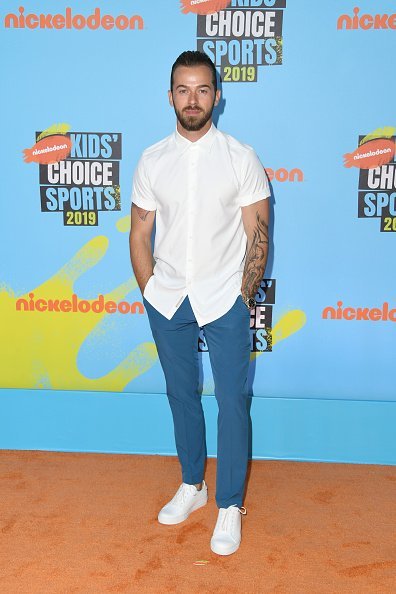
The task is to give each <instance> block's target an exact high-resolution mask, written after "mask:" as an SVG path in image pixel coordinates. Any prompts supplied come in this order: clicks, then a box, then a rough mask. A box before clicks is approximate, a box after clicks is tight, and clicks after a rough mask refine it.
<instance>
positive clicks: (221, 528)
mask: <svg viewBox="0 0 396 594" xmlns="http://www.w3.org/2000/svg"><path fill="white" fill-rule="evenodd" d="M241 514H242V515H246V509H245V508H244V507H242V508H238V507H236V506H235V505H231V506H230V507H227V508H220V509H219V515H218V518H217V522H216V526H215V529H214V532H213V536H212V539H211V541H210V548H211V549H212V551H213V552H214V553H216V554H217V555H231V554H232V553H235V551H237V550H238V549H239V545H240V544H241Z"/></svg>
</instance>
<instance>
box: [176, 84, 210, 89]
mask: <svg viewBox="0 0 396 594" xmlns="http://www.w3.org/2000/svg"><path fill="white" fill-rule="evenodd" d="M188 86H189V85H177V87H176V89H179V88H180V87H183V88H185V89H186V88H187V87H188ZM197 87H198V88H199V89H202V88H204V87H207V88H208V89H210V85H207V84H205V85H197Z"/></svg>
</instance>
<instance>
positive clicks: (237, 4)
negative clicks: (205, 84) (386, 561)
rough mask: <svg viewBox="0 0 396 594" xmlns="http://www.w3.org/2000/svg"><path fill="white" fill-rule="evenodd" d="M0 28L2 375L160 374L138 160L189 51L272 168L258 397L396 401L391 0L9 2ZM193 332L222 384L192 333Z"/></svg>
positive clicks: (222, 109)
mask: <svg viewBox="0 0 396 594" xmlns="http://www.w3.org/2000/svg"><path fill="white" fill-rule="evenodd" d="M1 28H2V32H1V44H2V49H1V56H2V62H3V65H2V69H1V78H2V88H3V93H2V99H3V101H2V104H3V109H2V113H3V124H2V142H1V149H2V163H3V166H4V168H3V177H2V179H3V182H2V200H1V218H0V224H1V237H2V245H3V248H2V264H3V266H2V278H1V292H0V300H1V301H0V303H1V315H2V330H3V332H2V334H3V338H2V340H1V347H0V348H1V362H2V365H1V378H0V383H1V387H7V388H37V389H39V388H46V389H54V390H98V391H120V392H126V393H134V392H135V393H141V392H147V393H153V392H159V393H162V392H164V391H165V382H164V378H163V374H162V370H161V367H160V364H159V361H158V356H157V352H156V348H155V345H154V343H153V339H152V336H151V333H150V328H149V324H148V319H147V316H146V313H145V311H144V307H143V304H142V298H141V294H140V291H139V289H138V287H137V284H136V280H135V278H134V276H133V273H132V269H131V265H130V259H129V246H128V232H129V228H130V195H131V186H132V175H133V171H134V168H135V166H136V164H137V161H138V159H139V156H140V154H141V152H142V151H143V149H144V148H146V147H147V146H149V145H151V144H153V143H154V142H157V141H158V140H160V139H162V138H164V137H165V136H167V135H168V134H170V133H171V132H172V131H173V130H174V127H175V116H174V112H173V110H172V108H171V107H170V106H169V104H168V100H167V90H168V88H169V74H170V68H171V65H172V63H173V61H174V60H175V59H176V57H177V56H178V55H179V54H180V53H181V52H182V51H184V50H186V49H200V50H203V51H204V52H206V53H207V54H208V55H209V56H210V57H211V58H212V60H213V61H214V62H215V64H216V67H217V69H218V71H219V74H220V75H221V78H222V93H223V100H222V101H221V104H220V106H219V109H218V110H217V112H216V117H215V122H216V125H217V126H218V127H219V129H221V130H223V131H224V132H227V133H229V134H231V135H233V136H235V137H236V138H237V139H238V140H240V141H241V142H243V143H246V144H249V145H251V146H253V147H254V149H255V150H256V152H257V154H258V155H259V157H260V159H261V162H262V164H263V166H264V168H265V169H266V171H267V174H268V177H269V180H270V182H271V190H272V200H271V204H272V207H271V211H272V212H271V233H272V245H271V254H270V257H269V262H268V267H267V270H266V274H265V279H263V281H262V283H261V288H260V290H259V292H258V294H257V296H256V298H257V302H258V305H257V307H256V308H255V309H254V310H252V312H251V330H250V332H251V351H252V352H251V386H252V393H253V395H254V396H268V397H271V396H273V397H274V396H288V397H306V398H307V397H308V398H309V397H312V398H314V397H324V398H344V399H345V398H346V399H349V398H350V399H370V400H373V399H375V400H379V399H383V400H391V399H394V397H395V394H396V388H395V380H394V363H395V352H396V291H395V289H396V281H395V278H396V274H395V266H394V257H395V247H396V243H395V242H396V204H395V199H396V162H395V134H396V113H395V99H394V98H395V91H396V83H395V76H394V70H395V69H394V49H395V38H396V33H395V29H396V13H395V6H394V4H393V3H392V2H390V1H389V2H387V1H382V2H371V1H367V0H365V1H360V2H359V3H358V6H357V5H356V2H355V1H353V2H352V1H351V0H340V1H338V2H331V1H327V2H322V3H319V4H318V3H317V2H313V1H312V0H294V1H293V0H232V1H231V2H230V1H229V0H228V1H227V0H182V2H180V0H168V1H167V2H164V1H163V0H152V1H151V2H147V1H146V0H108V1H100V0H95V1H91V0H88V1H84V2H82V1H76V0H71V1H70V2H63V1H48V0H35V1H32V0H26V1H22V2H16V1H15V2H11V1H9V0H6V1H5V2H3V3H2V5H1ZM204 241H205V237H202V242H204ZM198 348H199V350H200V351H201V352H202V367H203V393H204V394H213V390H214V386H213V378H212V373H211V369H210V364H209V356H208V353H207V347H206V344H205V339H204V336H203V333H201V336H200V340H199V344H198Z"/></svg>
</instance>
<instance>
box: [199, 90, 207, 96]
mask: <svg viewBox="0 0 396 594" xmlns="http://www.w3.org/2000/svg"><path fill="white" fill-rule="evenodd" d="M200 93H201V95H207V94H208V89H200Z"/></svg>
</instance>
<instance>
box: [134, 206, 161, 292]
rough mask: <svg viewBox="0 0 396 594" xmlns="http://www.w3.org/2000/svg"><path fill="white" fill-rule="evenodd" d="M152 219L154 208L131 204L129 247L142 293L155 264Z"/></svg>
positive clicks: (153, 217)
mask: <svg viewBox="0 0 396 594" xmlns="http://www.w3.org/2000/svg"><path fill="white" fill-rule="evenodd" d="M154 219H155V210H145V209H144V208H141V207H140V206H137V205H136V204H132V207H131V232H130V234H129V249H130V254H131V263H132V268H133V272H134V273H135V277H136V280H137V283H138V285H139V288H140V291H141V293H142V295H143V291H144V289H145V286H146V283H147V281H148V279H149V278H150V276H151V275H152V274H153V268H154V264H155V261H154V259H153V253H152V249H151V233H152V231H153V225H154Z"/></svg>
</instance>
